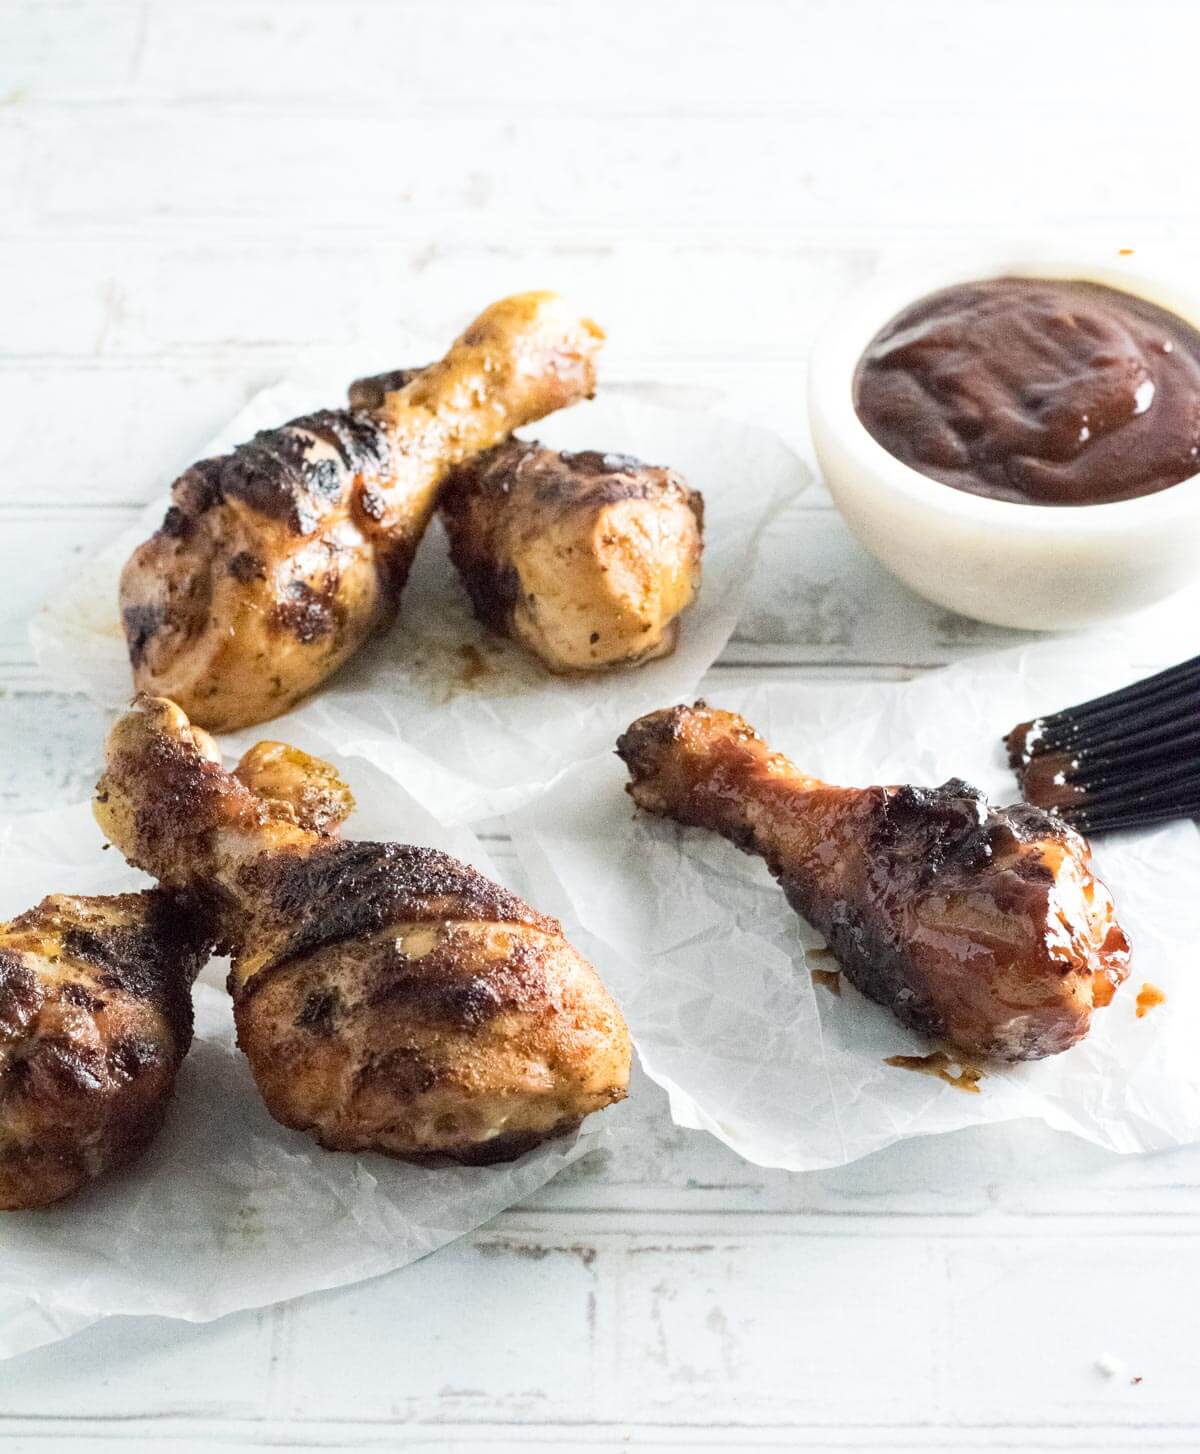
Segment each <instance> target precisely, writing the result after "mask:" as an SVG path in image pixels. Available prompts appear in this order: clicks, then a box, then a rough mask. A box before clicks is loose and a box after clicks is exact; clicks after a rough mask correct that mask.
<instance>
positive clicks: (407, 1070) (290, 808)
mask: <svg viewBox="0 0 1200 1454" xmlns="http://www.w3.org/2000/svg"><path fill="white" fill-rule="evenodd" d="M106 761H107V767H106V770H105V773H104V775H103V777H102V778H101V781H100V784H99V786H98V789H97V797H96V816H97V818H98V820H99V822H100V825H101V827H102V828H103V829H104V831H105V833H106V834H107V836H108V837H109V838H110V839H111V841H112V842H113V843H115V844H116V845H117V847H118V848H120V849H121V851H122V852H123V853H124V854H125V856H126V857H127V858H128V859H129V861H130V862H131V863H134V864H137V865H138V866H139V867H141V868H144V869H146V870H147V871H148V872H149V873H152V874H154V875H155V876H156V877H157V878H158V879H160V880H161V881H162V882H163V883H164V884H165V885H168V886H170V887H172V888H175V889H181V890H186V891H188V892H189V893H190V894H192V895H193V896H195V897H196V899H197V900H198V902H200V903H201V904H203V905H204V906H205V907H206V909H207V910H208V912H209V913H210V914H211V915H212V919H213V926H214V930H215V937H216V938H217V939H218V941H219V942H220V943H221V945H222V946H223V947H224V948H225V949H227V950H228V951H230V952H231V953H232V955H233V969H232V972H231V974H230V981H229V983H230V990H231V993H232V995H233V1001H234V1014H235V1018H236V1021H237V1030H238V1043H239V1044H240V1045H241V1047H242V1049H243V1050H244V1051H245V1053H246V1056H247V1058H248V1059H249V1061H250V1066H251V1069H252V1070H253V1073H254V1078H255V1080H256V1081H257V1083H258V1087H259V1090H260V1091H261V1092H262V1095H263V1098H264V1099H265V1101H266V1103H267V1106H268V1109H269V1110H270V1112H271V1114H272V1115H273V1116H274V1117H275V1118H276V1120H278V1121H281V1122H282V1123H283V1124H284V1125H286V1126H292V1127H295V1128H297V1129H299V1130H304V1131H309V1132H311V1133H312V1134H313V1135H314V1136H315V1137H316V1138H317V1139H318V1140H319V1141H320V1142H321V1144H322V1145H324V1146H327V1147H330V1148H331V1149H335V1150H375V1151H383V1152H386V1153H389V1154H391V1155H395V1156H405V1157H417V1158H421V1157H427V1156H432V1155H445V1156H450V1157H453V1158H455V1159H457V1160H460V1161H464V1162H489V1161H497V1160H504V1159H508V1158H510V1157H514V1156H517V1155H519V1154H520V1153H522V1152H523V1151H525V1150H527V1149H528V1148H530V1147H531V1146H534V1145H536V1144H537V1143H538V1142H539V1141H542V1140H544V1139H545V1138H546V1137H549V1136H554V1135H557V1134H560V1133H562V1132H565V1131H567V1130H570V1129H572V1128H573V1127H575V1126H577V1125H578V1124H579V1122H580V1121H581V1120H582V1119H583V1117H584V1116H587V1115H589V1114H590V1113H591V1112H593V1111H597V1110H600V1109H602V1108H603V1107H604V1106H607V1105H609V1104H610V1103H611V1102H613V1101H617V1100H620V1099H621V1098H622V1097H623V1096H624V1094H625V1088H626V1084H627V1081H628V1076H629V1059H630V1047H629V1036H628V1032H627V1031H626V1028H625V1024H624V1021H623V1020H622V1018H621V1014H620V1011H619V1010H618V1009H617V1007H616V1006H615V1004H614V1003H613V1002H612V1000H611V999H610V998H609V996H608V994H607V992H606V990H605V989H604V986H603V985H602V984H601V983H600V980H599V978H598V977H597V975H596V973H595V971H594V970H593V969H592V968H591V966H590V965H588V964H587V962H586V961H585V960H584V959H582V958H581V957H580V955H578V954H577V953H576V952H575V950H573V949H572V948H571V946H570V945H569V944H568V943H567V941H566V940H565V939H564V938H563V935H562V931H561V929H560V928H559V925H558V924H557V923H556V922H555V921H554V920H553V919H548V918H546V917H544V916H543V915H541V914H539V913H537V912H536V911H535V910H533V909H531V908H530V907H529V906H528V905H527V904H525V903H523V902H522V901H521V900H520V899H518V898H516V897H515V896H514V895H512V894H510V893H507V892H506V891H505V890H504V889H502V888H500V887H499V886H498V885H497V884H494V883H491V882H490V881H489V880H488V879H486V878H484V877H483V875H482V874H480V873H477V872H476V871H475V870H474V869H472V868H469V867H467V866H466V865H465V864H463V863H459V862H458V861H457V860H455V859H453V858H450V857H448V856H447V855H446V854H444V853H438V852H436V851H434V850H432V849H426V848H413V847H406V846H404V845H401V844H397V843H365V842H343V841H341V840H339V839H337V838H335V837H334V836H333V832H332V830H333V828H334V827H335V826H336V823H337V821H338V820H339V819H340V818H341V817H342V816H344V813H345V811H346V810H347V808H348V802H349V800H348V795H346V794H344V790H343V796H342V797H341V798H339V795H338V788H339V780H338V779H337V777H336V774H335V773H334V772H333V769H332V768H329V767H328V766H327V765H325V764H322V763H319V762H317V761H316V760H315V759H312V758H309V757H307V755H306V754H303V753H299V752H296V751H294V750H293V749H289V748H286V747H282V746H280V745H278V744H265V745H263V746H261V747H259V748H256V749H254V750H253V751H252V753H251V754H249V755H248V758H247V759H244V760H243V763H242V764H241V766H240V767H239V768H238V769H237V773H236V775H235V774H232V773H229V772H226V771H225V770H224V769H223V768H222V767H221V765H220V761H219V757H218V754H217V753H216V752H215V750H214V748H213V746H212V743H211V739H209V738H208V737H207V734H205V733H203V732H201V731H197V730H196V729H195V728H193V727H192V726H191V724H190V723H189V722H188V719H187V717H186V716H185V714H184V713H183V712H182V711H181V710H180V708H178V707H177V706H175V704H174V703H172V702H168V701H164V700H162V699H158V698H145V697H143V698H139V699H138V702H137V703H135V706H134V709H133V710H132V711H130V712H129V713H127V714H126V715H125V716H124V717H123V718H121V719H120V720H119V721H118V722H117V723H116V725H115V726H114V727H113V729H112V731H111V733H110V734H109V739H108V744H107V751H106Z"/></svg>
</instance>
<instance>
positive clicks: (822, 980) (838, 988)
mask: <svg viewBox="0 0 1200 1454" xmlns="http://www.w3.org/2000/svg"><path fill="white" fill-rule="evenodd" d="M809 974H811V975H812V982H813V984H819V985H821V986H822V988H823V989H827V990H828V991H829V993H830V994H831V995H840V994H841V992H842V973H841V970H838V969H810V970H809Z"/></svg>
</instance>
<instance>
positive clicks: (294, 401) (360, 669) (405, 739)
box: [31, 354, 808, 823]
mask: <svg viewBox="0 0 1200 1454" xmlns="http://www.w3.org/2000/svg"><path fill="white" fill-rule="evenodd" d="M413 356H414V357H415V356H416V354H414V355H413ZM345 383H346V380H345V378H342V377H340V376H339V377H332V378H326V379H325V381H324V383H323V384H320V383H317V382H314V381H313V380H312V379H303V380H301V379H296V380H293V381H291V382H288V383H282V384H278V385H276V386H274V387H272V388H269V389H266V390H264V391H263V392H262V393H259V394H257V395H256V396H255V397H254V398H253V399H252V400H251V401H250V403H249V404H248V405H247V406H246V408H245V409H244V410H242V412H241V413H239V414H238V415H237V417H236V418H235V419H233V420H232V421H231V422H230V424H229V425H228V427H227V428H225V429H224V430H222V431H221V433H220V434H219V435H218V437H217V438H216V439H214V440H213V441H212V443H211V444H210V445H209V447H208V449H207V450H206V451H203V453H205V454H216V453H220V452H223V451H225V450H228V449H230V448H232V447H233V446H234V445H235V444H238V443H240V442H241V441H242V440H245V439H248V438H249V437H250V436H251V435H253V434H254V432H255V431H256V430H258V429H262V428H267V427H270V426H273V425H277V424H280V423H282V422H283V421H285V420H287V419H290V418H294V417H295V416H296V415H297V414H298V413H300V412H302V411H303V410H304V409H306V408H311V407H312V406H313V403H314V401H315V400H319V399H322V398H323V399H324V400H325V402H326V403H331V404H336V403H337V401H338V400H339V398H341V397H342V396H343V393H344V387H345ZM521 433H522V435H523V437H527V438H538V439H542V440H544V441H545V443H547V444H549V445H553V446H554V447H555V448H557V449H591V448H599V449H605V450H614V451H618V452H624V453H627V454H633V455H636V456H638V457H639V458H641V459H644V460H646V461H647V462H648V463H651V464H671V465H674V466H675V467H676V468H678V469H680V470H682V471H683V473H684V474H685V475H686V476H687V478H688V479H689V481H690V483H691V484H692V485H693V486H694V487H696V488H698V489H700V490H701V491H702V492H703V494H704V511H705V540H706V544H705V551H704V580H703V585H702V587H701V590H700V594H699V597H698V599H697V601H696V602H695V604H694V605H693V606H692V607H691V609H690V610H689V611H688V613H687V615H686V616H685V617H684V619H683V624H682V630H681V634H680V640H679V645H678V647H677V648H676V650H675V652H674V653H673V654H672V655H671V656H669V657H667V658H666V659H664V660H662V661H656V662H650V663H648V664H647V665H645V666H642V667H636V668H631V669H625V670H620V671H616V672H611V673H607V674H604V675H602V676H598V677H587V678H580V679H567V678H563V677H555V676H553V675H551V674H550V673H549V672H547V671H546V670H545V669H544V668H543V667H542V666H541V664H540V663H539V662H538V661H536V660H535V659H534V658H533V657H532V656H530V655H529V654H528V653H527V652H525V651H524V650H523V649H522V648H521V647H519V646H517V645H515V644H514V643H512V642H509V641H506V640H503V639H501V638H499V637H496V636H494V635H492V634H490V633H489V632H487V631H485V630H484V628H483V627H482V626H480V625H479V623H478V622H476V621H475V620H474V618H473V617H472V615H471V611H470V606H469V603H468V601H467V597H466V594H465V592H464V591H463V589H462V587H461V586H460V584H459V582H458V577H457V573H456V572H455V570H454V568H453V566H452V565H451V563H450V560H449V557H448V555H447V550H446V542H445V536H444V534H443V532H442V529H441V525H440V523H439V522H437V521H435V522H434V523H433V525H432V526H431V528H430V530H429V532H428V534H427V536H426V539H425V541H424V543H423V544H422V547H421V550H420V552H419V554H418V556H417V560H416V563H415V565H414V568H413V572H412V576H411V577H410V579H409V582H408V586H407V588H406V590H405V594H404V599H403V604H402V607H401V614H400V619H399V621H398V622H397V623H396V625H395V626H394V627H393V628H392V629H391V630H390V631H389V632H388V633H387V634H386V635H383V636H381V637H379V638H378V639H377V640H376V641H374V642H372V643H371V644H369V645H368V646H367V647H366V648H365V649H364V650H363V651H362V652H360V653H359V655H358V656H357V657H356V658H355V659H354V660H353V661H351V662H350V663H349V664H348V665H347V666H346V667H345V668H343V670H342V671H341V672H339V673H338V674H337V675H336V676H335V677H334V678H333V679H331V680H330V681H329V682H328V683H327V684H326V685H325V686H324V687H323V688H321V689H320V690H318V692H317V693H316V694H315V695H314V696H313V697H311V698H310V699H309V700H308V701H307V702H305V703H303V704H301V706H299V707H298V708H296V709H294V710H293V711H291V712H289V713H287V714H286V715H284V716H282V717H278V718H276V719H275V720H274V721H273V722H272V723H271V724H270V728H269V735H270V736H272V737H275V738H279V739H282V740H285V741H287V740H290V739H291V738H292V737H293V736H294V735H295V734H296V733H298V732H301V731H303V732H306V733H309V734H311V735H312V736H313V740H314V741H317V742H318V747H317V749H316V750H318V751H320V750H322V749H323V750H325V751H326V752H330V751H336V752H339V753H342V754H344V755H347V756H357V757H362V758H365V759H366V760H367V761H369V762H371V763H373V764H374V765H375V766H377V767H379V768H381V769H382V770H383V771H384V772H387V773H389V774H390V775H391V776H393V777H395V778H396V779H397V780H399V781H401V782H404V783H406V784H407V786H408V789H409V791H410V792H412V793H413V794H414V795H415V796H416V797H417V798H418V799H419V800H420V801H421V802H422V803H424V804H425V806H426V807H427V808H429V809H430V811H431V812H432V813H434V814H435V815H436V816H437V818H438V820H439V821H440V822H443V823H471V822H477V821H479V820H481V819H485V818H492V817H495V816H498V815H499V814H502V813H505V812H510V811H512V810H513V809H516V808H519V807H521V806H522V805H523V804H525V803H528V802H530V801H532V799H533V798H535V797H536V796H537V795H538V794H539V793H540V792H542V791H543V790H544V789H545V788H546V787H547V786H548V785H549V784H550V783H552V782H553V781H554V780H555V779H556V778H557V777H558V776H559V775H560V774H561V773H562V772H564V771H565V770H566V769H567V768H568V767H570V766H571V765H572V764H573V763H575V762H578V761H579V760H580V758H581V757H586V756H591V755H592V754H594V753H596V752H599V751H601V750H602V749H603V748H604V747H605V746H606V745H607V744H608V743H609V742H610V741H611V740H612V738H613V737H614V736H615V735H616V733H617V732H618V731H619V730H620V728H621V727H622V726H624V724H625V723H626V722H628V721H629V720H630V719H631V718H633V717H636V716H637V715H638V714H639V713H640V712H645V711H649V710H650V709H651V708H652V707H654V706H657V705H658V704H659V703H660V702H663V701H667V700H671V699H673V698H674V697H676V696H678V695H679V694H681V693H684V694H686V693H687V692H690V691H692V690H693V689H694V687H695V685H696V683H697V682H698V681H699V680H700V678H701V676H703V674H704V672H705V671H706V670H707V669H708V667H709V666H710V665H711V664H712V662H713V661H715V660H716V658H717V656H718V655H719V654H720V652H721V649H722V647H723V646H724V645H725V643H726V642H727V641H728V639H729V637H730V635H731V634H732V633H733V630H734V627H735V626H736V625H737V620H738V616H739V614H740V612H741V609H742V604H743V601H744V599H745V593H746V588H747V585H748V582H749V578H750V574H751V571H752V568H753V563H754V557H755V552H756V548H757V542H758V539H759V536H760V534H761V532H762V530H763V528H764V527H765V526H766V524H767V523H768V522H769V521H770V520H771V519H772V518H773V517H774V516H775V515H776V514H777V513H778V511H779V510H780V509H781V508H782V507H783V506H784V505H785V504H786V503H787V502H788V501H789V500H790V499H792V498H794V496H795V495H797V494H798V493H799V492H800V491H801V490H802V489H803V488H804V487H805V485H806V484H807V483H808V472H807V469H806V467H805V466H804V465H803V464H802V463H801V461H800V460H799V459H798V457H797V456H796V455H795V454H793V453H792V451H791V450H790V449H789V448H788V447H787V446H786V445H785V444H784V443H783V442H782V441H781V440H780V439H779V438H778V436H776V435H775V434H773V433H771V432H770V431H768V430H764V429H759V428H755V427H752V426H749V425H745V424H740V423H736V422H733V421H731V420H729V419H724V418H720V417H717V416H715V415H712V414H704V413H697V412H691V411H687V410H681V409H673V408H664V407H661V406H659V405H655V404H649V403H643V402H641V401H640V400H638V399H637V398H634V397H631V396H630V394H629V393H628V392H627V391H624V390H620V391H613V393H612V394H611V395H609V396H606V395H605V394H604V393H603V392H602V393H601V395H600V396H599V397H598V398H597V399H595V400H593V401H591V402H590V403H585V404H580V405H578V406H576V407H575V408H572V409H566V410H563V411H562V412H561V413H559V414H555V415H552V416H551V417H550V418H548V419H545V420H543V421H542V422H541V423H540V424H537V425H535V426H533V427H531V428H530V429H527V430H522V431H521ZM188 462H189V461H187V460H181V461H180V468H181V469H182V468H183V467H184V466H186V464H187V463H188ZM168 483H169V482H167V481H147V482H146V489H147V493H148V494H149V493H150V492H151V491H153V490H155V489H158V490H161V489H162V488H163V487H164V486H165V485H166V484H168ZM165 508H166V496H165V494H160V495H159V497H158V498H157V499H155V501H154V503H153V504H152V505H150V506H149V507H148V508H147V510H146V512H145V513H144V515H143V516H142V517H141V519H140V520H139V521H138V523H137V524H136V525H135V526H133V527H132V528H130V529H129V530H127V531H125V532H124V533H123V534H121V535H120V536H119V537H118V538H117V539H116V540H114V541H113V542H112V544H111V545H110V546H108V547H107V548H106V549H105V550H104V551H102V552H101V553H100V555H98V556H97V557H96V559H95V560H94V561H93V562H92V563H91V565H90V566H89V567H87V568H85V569H84V570H83V571H82V572H80V573H79V574H78V575H76V576H75V577H73V578H72V580H70V581H66V582H61V583H59V584H58V585H57V586H56V589H55V590H54V592H53V593H52V594H51V595H50V596H49V597H48V598H47V602H46V604H45V606H44V607H43V609H42V610H41V612H40V613H39V614H38V615H37V616H36V617H35V618H34V621H33V623H32V625H31V636H32V640H33V647H34V654H35V656H36V657H37V660H38V663H39V665H40V666H41V667H42V668H43V670H44V671H46V672H47V674H48V675H50V676H51V677H52V678H53V679H54V680H56V681H58V682H61V683H62V684H63V685H64V686H65V687H67V688H68V689H70V690H73V691H79V690H82V691H86V692H88V693H89V694H90V695H91V696H93V697H94V698H96V699H97V700H98V701H100V702H101V703H103V704H104V705H106V706H110V707H117V706H120V705H122V704H123V703H124V702H126V701H128V699H129V696H130V694H131V691H132V687H131V683H130V675H129V662H128V658H127V656H126V652H125V645H124V641H123V639H122V635H121V629H120V625H119V621H118V615H117V581H118V578H119V576H120V572H121V567H122V566H123V565H124V563H125V561H126V559H127V558H128V556H129V554H130V552H131V551H132V550H133V549H134V547H135V546H137V545H138V544H139V543H140V542H141V541H142V540H144V539H145V538H146V536H147V535H148V534H150V533H151V531H153V530H154V529H156V528H157V527H158V525H159V523H160V522H161V520H162V514H163V511H164V509H165ZM264 732H265V729H264V728H261V727H260V728H250V729H248V730H247V731H245V732H243V733H238V734H228V735H227V736H226V739H225V740H226V742H227V743H228V745H229V746H230V748H231V750H234V749H236V750H239V751H240V750H241V749H242V748H244V747H246V746H249V745H250V744H251V743H252V742H254V741H257V740H258V739H259V738H260V737H262V736H263V735H264Z"/></svg>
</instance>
